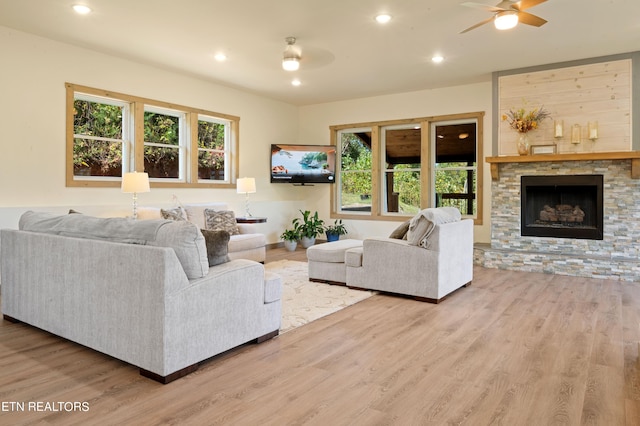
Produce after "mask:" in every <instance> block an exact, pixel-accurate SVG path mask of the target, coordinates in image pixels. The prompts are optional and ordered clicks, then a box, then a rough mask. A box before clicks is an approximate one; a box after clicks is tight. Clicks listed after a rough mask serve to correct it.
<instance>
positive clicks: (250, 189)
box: [236, 177, 256, 217]
mask: <svg viewBox="0 0 640 426" xmlns="http://www.w3.org/2000/svg"><path fill="white" fill-rule="evenodd" d="M236 189H237V192H238V194H242V193H244V194H245V205H244V210H245V213H244V214H245V216H246V217H252V215H251V213H250V212H249V194H253V193H255V192H256V179H255V178H249V177H245V178H240V179H238V182H236Z"/></svg>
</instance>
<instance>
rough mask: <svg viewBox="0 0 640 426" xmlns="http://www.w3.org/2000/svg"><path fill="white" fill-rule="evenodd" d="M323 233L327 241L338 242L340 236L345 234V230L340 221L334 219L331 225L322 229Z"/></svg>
mask: <svg viewBox="0 0 640 426" xmlns="http://www.w3.org/2000/svg"><path fill="white" fill-rule="evenodd" d="M324 232H325V234H327V241H329V242H331V241H338V240H339V239H340V235H344V234H346V233H347V228H345V226H344V225H343V224H342V219H336V220H334V221H333V225H329V226H326V227H325V228H324Z"/></svg>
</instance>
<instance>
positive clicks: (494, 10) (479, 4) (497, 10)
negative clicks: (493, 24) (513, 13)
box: [462, 1, 508, 12]
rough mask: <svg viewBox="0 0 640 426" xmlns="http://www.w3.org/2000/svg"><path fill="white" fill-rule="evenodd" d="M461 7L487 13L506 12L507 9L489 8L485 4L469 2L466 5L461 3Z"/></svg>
mask: <svg viewBox="0 0 640 426" xmlns="http://www.w3.org/2000/svg"><path fill="white" fill-rule="evenodd" d="M462 6H467V7H472V8H474V9H480V10H485V11H487V12H503V11H505V10H508V9H503V8H501V7H497V6H489V5H487V4H482V3H473V2H470V1H469V2H466V3H462Z"/></svg>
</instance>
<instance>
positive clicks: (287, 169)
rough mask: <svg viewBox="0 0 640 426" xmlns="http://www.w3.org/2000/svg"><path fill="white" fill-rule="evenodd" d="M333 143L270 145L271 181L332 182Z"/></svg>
mask: <svg viewBox="0 0 640 426" xmlns="http://www.w3.org/2000/svg"><path fill="white" fill-rule="evenodd" d="M335 173H336V147H335V146H333V145H284V144H277V145H276V144H273V145H271V183H295V184H310V183H334V182H335Z"/></svg>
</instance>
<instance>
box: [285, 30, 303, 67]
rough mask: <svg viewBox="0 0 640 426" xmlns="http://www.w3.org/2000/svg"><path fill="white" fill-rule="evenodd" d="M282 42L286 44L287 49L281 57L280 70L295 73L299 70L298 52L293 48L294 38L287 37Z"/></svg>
mask: <svg viewBox="0 0 640 426" xmlns="http://www.w3.org/2000/svg"><path fill="white" fill-rule="evenodd" d="M284 41H286V42H287V47H286V49H284V54H283V57H282V69H283V70H285V71H297V70H298V68H300V50H299V49H298V48H297V47H296V46H294V44H296V38H295V37H287V38H285V39H284Z"/></svg>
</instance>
